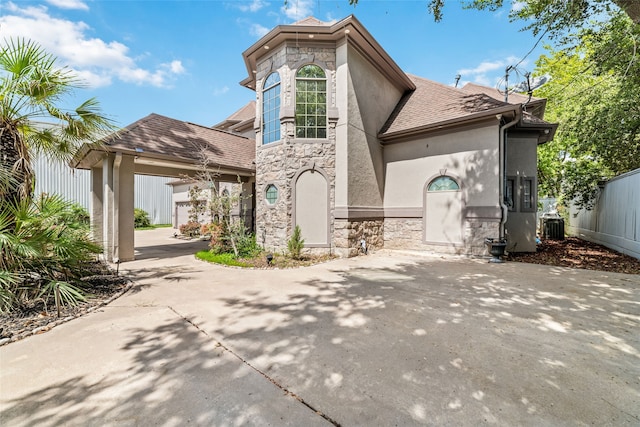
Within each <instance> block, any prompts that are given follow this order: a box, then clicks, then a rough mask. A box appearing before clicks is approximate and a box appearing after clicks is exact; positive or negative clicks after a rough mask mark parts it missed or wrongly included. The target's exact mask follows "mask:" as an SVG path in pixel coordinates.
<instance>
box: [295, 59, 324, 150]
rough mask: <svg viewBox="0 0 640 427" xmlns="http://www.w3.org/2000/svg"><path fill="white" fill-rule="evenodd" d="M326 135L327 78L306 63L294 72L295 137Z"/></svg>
mask: <svg viewBox="0 0 640 427" xmlns="http://www.w3.org/2000/svg"><path fill="white" fill-rule="evenodd" d="M326 137H327V79H326V75H325V73H324V70H323V69H322V68H320V67H318V66H317V65H313V64H308V65H305V66H303V67H301V68H300V69H299V70H298V72H297V73H296V138H326Z"/></svg>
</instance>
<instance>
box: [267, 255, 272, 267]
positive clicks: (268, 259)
mask: <svg viewBox="0 0 640 427" xmlns="http://www.w3.org/2000/svg"><path fill="white" fill-rule="evenodd" d="M271 261H273V254H267V265H271Z"/></svg>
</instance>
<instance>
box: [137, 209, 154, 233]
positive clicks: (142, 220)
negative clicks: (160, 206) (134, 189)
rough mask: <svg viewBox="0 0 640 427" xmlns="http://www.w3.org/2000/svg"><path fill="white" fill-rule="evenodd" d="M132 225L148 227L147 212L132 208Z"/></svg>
mask: <svg viewBox="0 0 640 427" xmlns="http://www.w3.org/2000/svg"><path fill="white" fill-rule="evenodd" d="M133 226H134V227H135V228H143V227H150V226H151V220H150V219H149V214H148V213H147V212H146V211H145V210H143V209H140V208H135V209H134V210H133Z"/></svg>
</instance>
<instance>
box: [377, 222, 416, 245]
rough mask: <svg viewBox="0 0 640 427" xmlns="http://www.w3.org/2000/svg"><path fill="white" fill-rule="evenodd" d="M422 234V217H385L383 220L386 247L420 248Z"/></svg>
mask: <svg viewBox="0 0 640 427" xmlns="http://www.w3.org/2000/svg"><path fill="white" fill-rule="evenodd" d="M423 236H424V232H423V230H422V218H385V220H384V247H385V248H386V249H422V247H423V246H424V243H423V242H422V240H423Z"/></svg>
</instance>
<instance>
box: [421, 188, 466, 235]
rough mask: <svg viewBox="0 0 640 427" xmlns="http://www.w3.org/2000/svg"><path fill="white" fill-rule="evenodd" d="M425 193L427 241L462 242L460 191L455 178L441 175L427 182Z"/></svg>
mask: <svg viewBox="0 0 640 427" xmlns="http://www.w3.org/2000/svg"><path fill="white" fill-rule="evenodd" d="M426 191H427V194H426V195H425V212H424V216H425V227H424V231H425V236H424V239H425V241H426V242H427V243H439V244H440V243H444V244H460V243H462V191H460V186H459V185H458V183H457V182H456V180H455V179H453V178H451V177H448V176H441V177H438V178H436V179H434V180H433V181H431V182H430V183H429V185H428V186H427V190H426Z"/></svg>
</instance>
